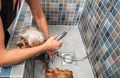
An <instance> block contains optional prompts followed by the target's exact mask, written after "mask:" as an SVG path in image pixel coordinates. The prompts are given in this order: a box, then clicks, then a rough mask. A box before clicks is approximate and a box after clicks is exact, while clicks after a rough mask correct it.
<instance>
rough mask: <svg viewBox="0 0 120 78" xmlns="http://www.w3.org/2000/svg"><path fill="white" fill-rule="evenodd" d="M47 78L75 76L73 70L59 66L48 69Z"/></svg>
mask: <svg viewBox="0 0 120 78" xmlns="http://www.w3.org/2000/svg"><path fill="white" fill-rule="evenodd" d="M45 78H73V72H72V71H70V70H60V69H58V68H55V69H48V71H47V72H45Z"/></svg>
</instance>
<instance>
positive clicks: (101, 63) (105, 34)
mask: <svg viewBox="0 0 120 78" xmlns="http://www.w3.org/2000/svg"><path fill="white" fill-rule="evenodd" d="M79 30H80V33H81V36H82V39H83V42H84V44H85V46H86V51H87V53H88V54H89V53H91V54H90V56H89V61H90V63H91V67H92V70H93V73H94V75H95V78H120V0H86V3H85V6H84V9H83V13H82V15H81V18H80V24H79Z"/></svg>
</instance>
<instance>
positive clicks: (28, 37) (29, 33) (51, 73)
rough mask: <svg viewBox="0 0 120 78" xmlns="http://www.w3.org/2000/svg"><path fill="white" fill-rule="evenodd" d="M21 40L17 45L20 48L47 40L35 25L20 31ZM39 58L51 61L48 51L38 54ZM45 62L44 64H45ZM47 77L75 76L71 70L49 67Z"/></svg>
mask: <svg viewBox="0 0 120 78" xmlns="http://www.w3.org/2000/svg"><path fill="white" fill-rule="evenodd" d="M19 38H20V40H19V41H18V42H17V46H18V47H20V48H28V47H35V46H38V45H41V44H43V43H44V42H45V41H46V40H45V36H44V34H43V33H42V32H41V31H39V30H38V29H37V28H35V27H33V26H29V27H27V28H26V29H24V30H23V31H21V32H20V33H19ZM35 59H37V60H41V61H42V62H44V63H45V64H46V66H47V65H48V63H49V59H50V58H49V56H48V53H47V52H45V53H42V54H40V55H38V56H36V58H35ZM45 64H44V65H45ZM45 78H73V74H72V71H70V70H60V69H58V68H55V69H48V70H47V71H46V72H45Z"/></svg>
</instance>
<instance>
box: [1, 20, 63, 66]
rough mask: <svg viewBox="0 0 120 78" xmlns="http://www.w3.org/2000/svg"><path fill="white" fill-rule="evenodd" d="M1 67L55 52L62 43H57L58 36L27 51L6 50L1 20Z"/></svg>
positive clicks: (26, 49)
mask: <svg viewBox="0 0 120 78" xmlns="http://www.w3.org/2000/svg"><path fill="white" fill-rule="evenodd" d="M0 36H1V38H0V44H1V45H0V59H1V60H0V66H5V65H11V64H16V63H19V62H21V61H24V60H26V59H28V58H30V57H32V56H35V55H37V54H40V53H42V52H44V51H47V50H49V51H55V50H57V49H58V48H59V47H60V45H61V44H62V41H56V40H55V38H56V36H53V37H51V38H49V39H48V40H47V41H46V42H45V43H44V44H43V45H41V46H37V47H32V48H25V49H14V50H6V49H5V45H4V30H3V25H2V20H1V18H0Z"/></svg>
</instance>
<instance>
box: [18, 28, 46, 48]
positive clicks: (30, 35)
mask: <svg viewBox="0 0 120 78" xmlns="http://www.w3.org/2000/svg"><path fill="white" fill-rule="evenodd" d="M19 38H20V40H19V41H18V42H17V45H18V46H19V47H20V48H25V47H34V46H38V45H41V44H43V43H44V41H45V37H44V35H43V33H42V32H41V31H39V30H38V29H37V28H35V27H33V26H29V27H27V28H26V29H24V30H23V31H21V32H20V33H19Z"/></svg>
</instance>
